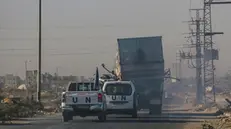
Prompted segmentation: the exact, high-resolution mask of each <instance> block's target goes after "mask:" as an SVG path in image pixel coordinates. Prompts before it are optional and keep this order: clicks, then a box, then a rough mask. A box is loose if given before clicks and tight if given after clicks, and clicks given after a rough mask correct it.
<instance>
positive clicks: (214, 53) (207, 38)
mask: <svg viewBox="0 0 231 129" xmlns="http://www.w3.org/2000/svg"><path fill="white" fill-rule="evenodd" d="M212 4H231V1H218V2H216V1H214V0H204V16H203V17H204V18H203V20H204V31H203V33H204V58H203V59H204V60H203V64H204V69H203V70H204V87H205V88H206V87H212V89H213V90H212V91H213V102H214V103H216V91H215V74H214V72H215V66H214V60H218V50H217V49H214V43H213V35H216V34H223V32H213V31H212V12H211V5H212Z"/></svg>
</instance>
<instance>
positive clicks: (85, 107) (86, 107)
mask: <svg viewBox="0 0 231 129" xmlns="http://www.w3.org/2000/svg"><path fill="white" fill-rule="evenodd" d="M78 108H82V109H88V108H89V106H78Z"/></svg>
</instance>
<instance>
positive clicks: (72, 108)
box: [61, 82, 107, 122]
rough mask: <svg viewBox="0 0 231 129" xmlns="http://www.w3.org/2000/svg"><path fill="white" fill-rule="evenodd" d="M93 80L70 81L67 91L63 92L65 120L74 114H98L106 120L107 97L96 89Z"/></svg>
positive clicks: (70, 118)
mask: <svg viewBox="0 0 231 129" xmlns="http://www.w3.org/2000/svg"><path fill="white" fill-rule="evenodd" d="M93 87H94V83H93V82H80V83H77V82H70V83H69V85H68V87H67V91H66V92H63V93H62V105H61V107H62V117H63V121H64V122H68V121H69V120H73V116H80V117H86V116H98V119H99V120H100V121H105V120H106V110H107V105H106V98H105V96H104V94H103V92H102V91H101V90H100V89H94V88H93Z"/></svg>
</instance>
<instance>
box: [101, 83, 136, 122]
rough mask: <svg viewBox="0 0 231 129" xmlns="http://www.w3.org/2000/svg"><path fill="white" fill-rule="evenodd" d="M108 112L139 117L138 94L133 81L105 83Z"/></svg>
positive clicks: (104, 89)
mask: <svg viewBox="0 0 231 129" xmlns="http://www.w3.org/2000/svg"><path fill="white" fill-rule="evenodd" d="M102 90H103V92H104V94H105V97H106V102H107V113H108V114H127V115H132V117H133V118H136V117H137V107H138V96H137V94H136V89H135V86H134V85H133V83H132V82H131V81H107V82H105V83H104V85H103V89H102Z"/></svg>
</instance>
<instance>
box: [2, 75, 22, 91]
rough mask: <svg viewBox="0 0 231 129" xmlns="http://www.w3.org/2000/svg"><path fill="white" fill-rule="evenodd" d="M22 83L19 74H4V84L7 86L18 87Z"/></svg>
mask: <svg viewBox="0 0 231 129" xmlns="http://www.w3.org/2000/svg"><path fill="white" fill-rule="evenodd" d="M21 83H22V80H21V78H20V77H19V76H14V75H13V74H6V75H5V76H4V85H5V87H14V88H16V87H17V86H19V85H20V84H21Z"/></svg>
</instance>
